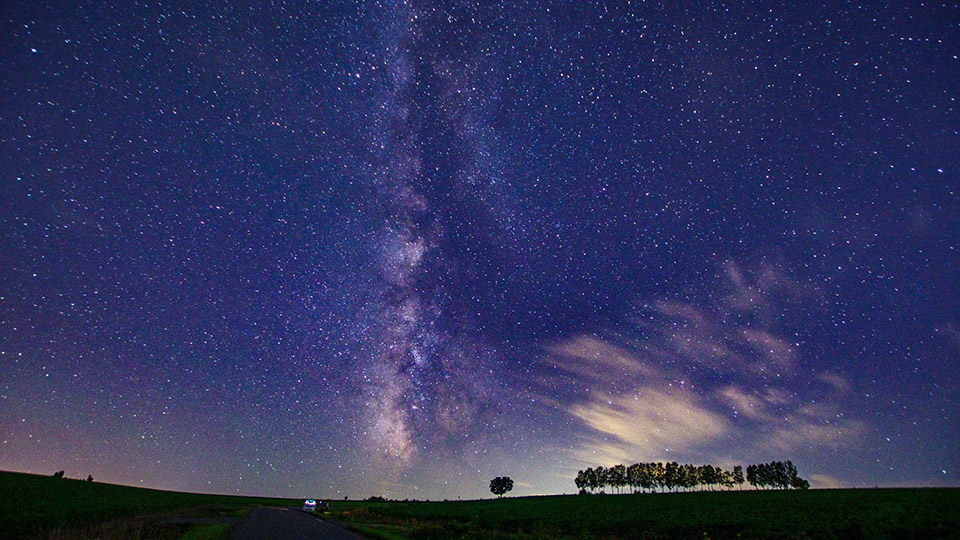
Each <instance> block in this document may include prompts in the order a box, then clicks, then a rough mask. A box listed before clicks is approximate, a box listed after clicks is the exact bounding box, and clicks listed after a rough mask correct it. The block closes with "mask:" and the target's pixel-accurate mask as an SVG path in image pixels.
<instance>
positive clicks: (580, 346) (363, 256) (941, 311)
mask: <svg viewBox="0 0 960 540" xmlns="http://www.w3.org/2000/svg"><path fill="white" fill-rule="evenodd" d="M356 4H357V5H354V4H353V3H330V4H326V3H298V2H283V1H270V2H260V3H253V4H250V5H245V6H244V5H235V4H230V3H225V2H193V3H171V2H139V1H138V2H131V3H127V4H123V5H116V6H110V7H104V6H102V5H99V4H97V3H89V2H80V3H75V4H66V3H53V4H38V3H36V2H8V3H5V4H4V6H3V7H0V27H2V35H3V36H4V39H2V40H0V91H2V95H3V96H4V97H3V99H2V100H0V118H2V120H3V121H2V122H0V190H2V191H0V469H10V470H21V471H30V472H38V473H49V472H52V471H55V470H60V469H66V471H67V474H68V475H71V476H85V475H86V474H93V475H94V476H95V477H96V478H98V479H102V480H104V481H113V482H120V483H129V484H142V485H149V486H152V487H162V488H171V489H182V490H201V491H215V492H232V493H245V494H263V495H286V496H308V495H309V496H323V497H328V496H337V497H339V496H343V495H350V496H369V495H373V494H383V495H388V496H392V497H400V498H404V497H416V498H426V497H431V498H449V497H455V496H463V497H476V496H482V495H483V494H484V493H485V492H486V487H487V483H488V481H489V479H490V478H493V477H494V476H499V475H509V476H511V477H512V478H514V480H516V481H517V488H516V492H517V493H521V494H533V493H557V492H571V491H573V490H574V487H573V480H572V479H573V477H574V475H575V473H576V470H577V469H578V468H583V467H586V466H595V465H610V464H614V463H620V462H635V461H654V460H677V461H681V462H711V463H719V464H722V465H727V464H736V463H741V464H745V463H753V462H759V461H764V460H770V459H792V460H793V461H794V462H795V463H797V464H798V466H799V467H800V468H801V471H802V472H803V473H805V476H809V477H810V478H811V481H812V482H813V484H814V487H818V486H819V487H827V486H836V485H844V486H873V485H957V483H958V482H960V472H958V471H960V462H958V456H957V453H956V451H955V450H954V448H956V447H957V445H958V444H960V431H958V429H957V425H958V423H957V421H956V418H957V412H958V410H957V403H958V402H960V395H958V393H957V389H958V388H960V362H958V360H960V307H958V306H960V304H958V302H957V298H960V279H958V277H957V275H958V272H957V267H958V264H957V263H958V253H957V250H958V246H960V212H958V208H960V201H958V193H957V190H958V181H957V179H958V170H960V168H958V165H960V163H958V159H957V155H956V151H955V149H956V148H958V146H960V140H958V133H957V126H958V125H960V115H958V110H957V102H956V100H957V93H958V92H957V90H958V84H957V82H958V81H960V65H958V57H957V53H956V49H957V48H956V30H957V28H956V21H957V20H958V19H960V8H958V6H956V5H952V6H951V5H943V4H938V3H923V2H921V3H915V4H910V5H894V4H891V3H883V2H867V3H865V4H862V5H861V4H857V5H853V4H850V5H844V6H839V7H838V6H828V5H804V6H801V7H794V6H787V5H780V4H777V5H773V4H769V5H761V4H747V5H744V4H734V3H719V2H702V3H696V4H694V5H689V6H683V7H676V6H660V5H650V4H649V3H645V2H611V1H607V2H602V1H601V2H586V1H584V2H580V1H577V2H565V1H563V2H523V3H521V2H429V1H413V0H410V1H405V2H404V1H381V2H362V3H356Z"/></svg>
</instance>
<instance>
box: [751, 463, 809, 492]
mask: <svg viewBox="0 0 960 540" xmlns="http://www.w3.org/2000/svg"><path fill="white" fill-rule="evenodd" d="M747 482H750V485H751V486H754V487H761V488H764V489H766V488H773V489H790V488H793V489H809V488H810V482H807V481H806V480H804V479H803V478H800V476H798V475H797V468H796V467H795V466H794V465H793V463H791V462H790V461H771V462H770V463H760V464H757V465H748V466H747Z"/></svg>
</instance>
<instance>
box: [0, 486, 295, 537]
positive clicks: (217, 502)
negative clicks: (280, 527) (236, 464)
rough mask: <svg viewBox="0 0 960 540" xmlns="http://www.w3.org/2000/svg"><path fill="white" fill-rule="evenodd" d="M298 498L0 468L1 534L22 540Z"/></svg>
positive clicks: (291, 501)
mask: <svg viewBox="0 0 960 540" xmlns="http://www.w3.org/2000/svg"><path fill="white" fill-rule="evenodd" d="M302 502H303V501H302V500H301V499H271V498H257V497H235V496H229V495H205V494H200V493H182V492H177V491H162V490H158V489H146V488H137V487H130V486H118V485H115V484H104V483H100V482H85V481H83V480H73V479H69V478H53V477H50V476H38V475H34V474H24V473H16V472H7V471H0V538H21V537H25V536H31V535H35V534H37V533H40V532H42V531H44V530H49V529H54V528H58V527H71V526H76V525H78V524H83V523H96V522H102V521H107V520H110V519H115V518H119V517H125V516H131V515H136V514H149V513H157V512H164V511H168V510H176V509H180V508H191V507H199V506H229V507H243V506H250V505H257V504H263V505H276V506H291V505H297V504H300V503H302Z"/></svg>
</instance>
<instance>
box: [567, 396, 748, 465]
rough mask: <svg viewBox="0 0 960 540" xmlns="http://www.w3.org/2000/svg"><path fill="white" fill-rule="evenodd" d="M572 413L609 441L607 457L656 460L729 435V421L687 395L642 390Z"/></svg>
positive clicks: (581, 406)
mask: <svg viewBox="0 0 960 540" xmlns="http://www.w3.org/2000/svg"><path fill="white" fill-rule="evenodd" d="M568 411H569V413H570V414H571V415H573V416H574V417H575V418H577V419H579V420H580V421H581V422H583V424H584V425H586V426H587V427H589V428H591V429H593V430H594V431H595V432H597V433H599V434H600V435H601V437H602V438H603V439H604V440H605V441H607V442H606V445H605V446H606V448H605V449H604V453H605V454H606V457H614V456H617V457H621V458H623V457H626V456H633V457H631V458H630V459H638V457H637V456H639V457H653V456H657V455H662V454H663V453H664V452H665V451H666V452H669V451H670V449H671V448H674V449H677V448H681V449H689V448H694V447H697V446H700V445H703V444H705V443H707V442H709V441H711V440H713V439H715V438H717V437H719V436H721V435H723V434H724V433H726V432H727V431H728V430H729V426H728V423H727V421H726V419H725V418H724V417H722V416H720V415H719V414H717V413H715V412H713V411H711V410H710V409H708V408H707V407H705V406H704V405H703V404H702V403H701V402H700V400H699V399H698V398H697V396H696V395H694V394H692V393H690V392H688V391H684V390H677V389H671V390H661V389H656V388H653V387H644V388H640V389H638V390H637V391H636V392H635V393H633V394H632V395H621V396H609V395H606V396H605V395H597V396H595V399H593V400H591V401H589V402H586V403H577V404H574V405H572V406H571V407H570V408H569V409H568Z"/></svg>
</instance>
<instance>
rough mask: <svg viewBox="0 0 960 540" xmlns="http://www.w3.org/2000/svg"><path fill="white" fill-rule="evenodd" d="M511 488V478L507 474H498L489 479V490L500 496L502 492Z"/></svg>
mask: <svg viewBox="0 0 960 540" xmlns="http://www.w3.org/2000/svg"><path fill="white" fill-rule="evenodd" d="M511 489H513V480H512V479H511V478H510V477H509V476H498V477H496V478H494V479H493V480H491V481H490V492H491V493H493V494H494V495H496V496H497V498H502V497H503V494H504V493H506V492H508V491H510V490H511Z"/></svg>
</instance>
